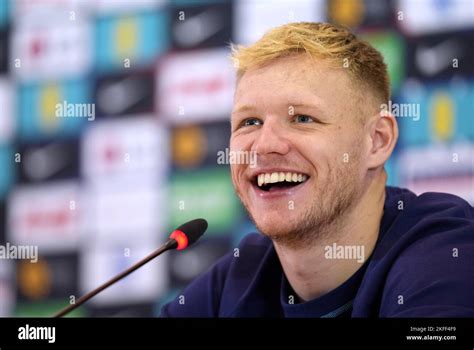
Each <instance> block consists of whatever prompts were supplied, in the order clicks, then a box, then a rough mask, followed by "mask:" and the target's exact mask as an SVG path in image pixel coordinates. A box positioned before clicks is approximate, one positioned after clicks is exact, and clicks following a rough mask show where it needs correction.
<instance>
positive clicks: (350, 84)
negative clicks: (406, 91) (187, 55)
mask: <svg viewBox="0 0 474 350" xmlns="http://www.w3.org/2000/svg"><path fill="white" fill-rule="evenodd" d="M233 58H234V59H235V62H236V63H237V67H238V72H237V78H238V79H237V86H236V92H235V101H234V109H233V112H232V123H231V124H232V125H231V127H232V136H231V140H230V145H231V149H232V150H236V151H242V152H255V153H256V154H257V166H256V167H252V166H250V165H249V164H233V165H232V166H231V173H232V180H233V184H234V187H235V189H236V192H237V194H238V196H239V198H240V200H241V201H242V203H243V204H244V206H245V208H246V209H247V211H248V212H249V214H250V216H251V217H252V219H253V221H254V222H255V224H256V226H257V228H258V229H259V231H260V233H261V234H262V235H260V234H251V235H248V236H246V237H245V238H244V239H243V240H242V242H241V243H240V246H239V248H238V250H236V251H234V252H232V253H230V254H229V255H227V256H225V257H223V258H222V259H221V260H219V261H218V262H217V263H216V264H215V265H214V266H213V267H212V268H211V269H210V271H208V272H207V273H206V274H204V275H202V276H201V277H199V278H197V279H196V280H195V281H194V282H192V283H191V284H190V285H189V286H188V287H187V288H186V289H185V290H184V291H183V293H181V294H180V296H179V297H178V298H177V299H176V300H174V301H172V302H171V303H169V304H168V305H166V306H165V307H164V308H163V310H162V316H168V317H260V316H263V317H424V316H427V317H458V316H462V317H472V316H474V292H473V291H474V219H473V217H474V210H473V208H472V207H471V206H470V205H469V204H468V203H467V202H466V201H464V200H463V199H461V198H458V197H456V196H453V195H449V194H441V193H425V194H423V195H420V196H416V195H415V194H413V193H412V192H410V191H408V190H404V189H400V188H393V187H386V179H387V175H386V172H385V170H384V163H385V162H386V161H387V160H388V158H389V157H390V155H391V153H392V151H393V148H394V146H395V144H396V141H397V137H398V128H397V123H396V120H395V118H394V117H393V116H392V115H390V113H387V111H386V110H383V108H381V106H383V105H386V104H387V103H388V101H389V99H390V87H389V79H388V75H387V68H386V65H385V64H384V62H383V58H382V56H381V55H380V53H379V52H377V51H376V50H375V49H374V48H372V47H371V46H370V45H369V44H368V43H366V42H363V41H361V40H359V39H358V38H357V37H356V36H354V35H353V34H352V33H350V32H349V31H348V30H346V29H344V28H340V27H338V26H335V25H331V24H322V23H293V24H287V25H284V26H281V27H278V28H276V29H273V30H272V31H270V32H268V33H267V34H266V35H265V36H264V37H263V38H262V39H260V40H259V41H258V42H256V43H255V44H254V45H252V46H250V47H247V48H242V47H240V48H237V49H234V56H233Z"/></svg>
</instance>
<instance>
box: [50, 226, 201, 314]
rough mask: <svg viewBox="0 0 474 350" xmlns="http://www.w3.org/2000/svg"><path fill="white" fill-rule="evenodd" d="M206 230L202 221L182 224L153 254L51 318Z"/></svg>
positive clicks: (178, 247) (177, 248)
mask: <svg viewBox="0 0 474 350" xmlns="http://www.w3.org/2000/svg"><path fill="white" fill-rule="evenodd" d="M206 230H207V221H206V220H204V219H194V220H191V221H188V222H187V223H185V224H182V225H181V226H180V227H178V228H177V229H176V230H174V231H173V232H172V233H171V235H170V236H169V239H168V241H167V242H166V243H165V244H163V245H162V246H161V247H160V248H158V249H157V250H155V251H154V252H153V253H151V254H150V255H148V256H146V257H145V258H143V259H142V260H140V261H139V262H137V263H136V264H135V265H132V266H130V267H129V268H128V269H126V270H125V271H123V272H121V273H119V274H118V275H117V276H115V277H114V278H112V279H111V280H109V281H107V282H105V283H104V284H102V285H101V286H99V287H97V288H96V289H94V290H92V291H90V292H89V293H87V294H85V295H83V296H82V297H80V298H79V299H77V302H76V303H74V304H71V305H69V306H67V307H65V308H64V309H62V310H61V311H59V312H58V313H56V314H55V315H54V316H53V317H55V318H57V317H62V316H64V315H66V314H68V313H69V312H71V311H72V310H74V309H75V308H77V307H79V306H81V305H82V304H84V303H85V302H86V301H87V300H89V299H90V298H92V297H93V296H95V295H97V294H99V293H100V292H102V291H103V290H104V289H105V288H107V287H110V286H111V285H112V284H114V283H115V282H117V281H120V280H121V279H122V278H124V277H126V276H128V275H129V274H131V273H132V272H133V271H135V270H136V269H138V268H139V267H142V266H143V265H145V264H146V263H147V262H149V261H151V260H153V259H154V258H156V257H157V256H158V255H160V254H162V253H164V252H166V251H167V250H171V249H176V250H183V249H186V248H187V247H189V246H190V245H191V244H193V243H194V242H196V241H197V240H198V239H199V238H200V237H201V236H202V235H203V233H204V232H205V231H206Z"/></svg>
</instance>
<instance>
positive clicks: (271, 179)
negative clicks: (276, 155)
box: [270, 173, 280, 184]
mask: <svg viewBox="0 0 474 350" xmlns="http://www.w3.org/2000/svg"><path fill="white" fill-rule="evenodd" d="M279 177H280V176H279V175H278V173H272V175H271V177H270V182H271V183H272V184H274V183H275V182H278V178H279Z"/></svg>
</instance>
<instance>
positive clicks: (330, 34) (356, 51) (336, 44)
mask: <svg viewBox="0 0 474 350" xmlns="http://www.w3.org/2000/svg"><path fill="white" fill-rule="evenodd" d="M231 49H232V59H233V61H234V65H235V66H236V67H237V79H240V78H241V77H242V76H243V75H244V73H245V72H246V71H247V70H249V69H251V68H255V67H258V66H262V65H266V64H268V63H270V62H271V61H273V60H275V59H277V58H280V57H286V56H290V55H294V54H299V53H307V54H309V55H310V56H311V57H317V58H323V59H327V60H329V61H331V62H332V63H334V66H336V67H341V68H346V69H347V70H348V72H349V74H350V76H351V77H352V78H353V79H355V82H357V83H359V84H361V85H363V86H366V87H367V88H369V89H370V91H372V92H373V94H374V96H375V97H376V98H377V101H378V102H380V103H387V101H388V100H389V99H390V82H389V77H388V73H387V66H386V64H385V63H384V60H383V57H382V55H381V54H380V52H378V51H377V50H376V49H374V48H373V47H372V46H371V45H370V44H369V43H367V42H366V41H363V40H361V39H359V38H358V37H356V36H355V35H354V34H353V33H352V32H351V31H350V30H348V29H346V28H345V27H342V26H339V25H334V24H329V23H311V22H299V23H289V24H285V25H282V26H280V27H276V28H274V29H272V30H270V31H269V32H267V33H266V34H265V35H264V36H263V37H262V38H261V39H260V40H258V41H257V42H256V43H254V44H253V45H251V46H249V47H243V46H237V47H236V46H232V47H231ZM361 90H362V91H365V90H364V89H361Z"/></svg>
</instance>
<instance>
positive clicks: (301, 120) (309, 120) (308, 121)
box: [295, 114, 314, 123]
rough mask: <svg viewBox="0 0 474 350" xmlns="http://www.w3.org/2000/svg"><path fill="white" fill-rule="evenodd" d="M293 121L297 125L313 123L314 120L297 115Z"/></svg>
mask: <svg viewBox="0 0 474 350" xmlns="http://www.w3.org/2000/svg"><path fill="white" fill-rule="evenodd" d="M295 120H296V122H298V123H312V122H314V120H313V119H312V118H311V117H310V116H307V115H304V114H298V115H297V116H296V117H295Z"/></svg>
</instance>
